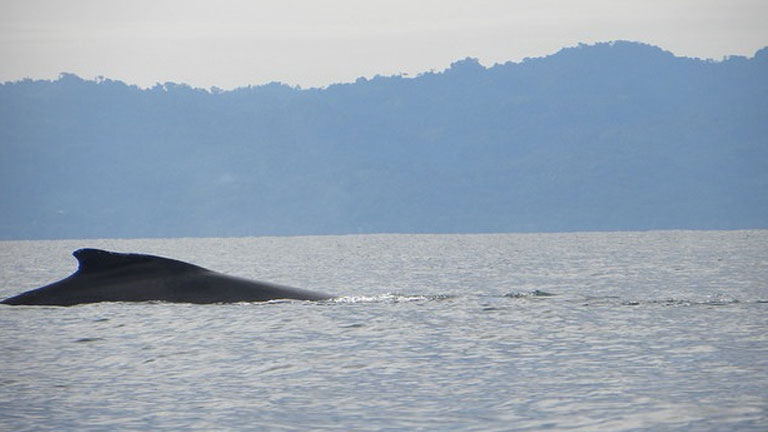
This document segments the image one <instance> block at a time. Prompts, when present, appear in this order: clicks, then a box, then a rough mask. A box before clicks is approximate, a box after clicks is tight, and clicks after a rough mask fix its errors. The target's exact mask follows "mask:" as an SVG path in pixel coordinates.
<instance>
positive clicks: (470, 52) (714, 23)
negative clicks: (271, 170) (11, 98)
mask: <svg viewBox="0 0 768 432" xmlns="http://www.w3.org/2000/svg"><path fill="white" fill-rule="evenodd" d="M767 22H768V0H584V1H579V0H522V1H515V0H485V1H484V0H471V1H470V0H383V1H380V0H314V1H310V0H274V1H273V0H253V1H240V0H217V1H213V0H211V1H202V0H67V1H56V0H50V1H45V0H19V1H9V0H0V65H2V66H1V67H0V81H7V80H16V79H19V78H23V77H32V78H55V77H56V76H57V75H58V74H59V72H73V73H76V74H78V75H80V76H82V77H84V78H94V77H96V76H98V75H103V76H105V77H108V78H113V79H120V80H123V81H126V82H128V83H131V84H138V85H140V86H143V87H146V86H151V85H153V84H154V83H156V82H166V81H175V82H185V83H188V84H191V85H193V86H197V87H205V88H208V87H211V86H218V87H221V88H224V89H229V88H233V87H237V86H242V85H247V84H263V83H266V82H269V81H282V82H285V83H288V84H294V85H296V84H298V85H301V86H302V87H312V86H324V85H327V84H329V83H332V82H341V81H353V80H354V79H355V78H357V77H360V76H366V77H371V76H373V75H375V74H382V75H391V74H397V73H409V74H417V73H419V72H424V71H428V70H432V69H434V70H442V69H445V68H446V67H447V66H448V65H450V63H451V62H453V61H455V60H458V59H461V58H464V57H468V56H469V57H477V58H479V59H480V62H481V63H483V64H485V65H492V64H494V63H502V62H505V61H508V60H512V61H519V60H520V59H522V58H524V57H537V56H542V55H547V54H551V53H554V52H556V51H557V50H558V49H560V48H561V47H564V46H573V45H576V44H577V43H579V42H584V43H593V42H599V41H609V40H617V39H626V40H635V41H642V42H647V43H651V44H654V45H658V46H661V47H662V48H664V49H667V50H669V51H672V52H673V53H675V54H677V55H681V56H690V57H701V58H713V59H717V60H719V59H721V58H722V57H723V56H724V55H730V54H738V55H746V56H752V55H753V54H754V52H755V51H756V50H757V49H759V48H761V47H763V46H766V45H768V24H766V23H767Z"/></svg>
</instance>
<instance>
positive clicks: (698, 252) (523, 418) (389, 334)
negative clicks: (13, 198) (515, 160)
mask: <svg viewBox="0 0 768 432" xmlns="http://www.w3.org/2000/svg"><path fill="white" fill-rule="evenodd" d="M86 246H87V247H100V248H106V249H111V250H117V251H126V252H143V253H152V254H157V255H164V256H170V257H173V258H177V259H181V260H185V261H189V262H193V263H195V264H199V265H202V266H204V267H207V268H210V269H213V270H218V271H222V272H225V273H230V274H236V275H240V276H245V277H250V278H255V279H261V280H269V281H274V282H281V283H285V284H289V285H294V286H299V287H303V288H311V289H318V290H323V291H328V292H331V293H335V294H338V295H339V296H340V297H339V298H338V299H337V300H333V301H328V302H319V303H312V302H272V303H266V304H234V305H185V304H119V303H111V304H110V303H105V304H94V305H83V306H75V307H69V308H59V307H10V306H2V307H0V328H2V329H3V331H2V333H0V363H2V364H3V369H2V372H0V429H3V430H6V429H7V430H51V429H56V430H104V429H118V428H122V429H144V430H148V429H152V430H179V429H185V430H212V429H216V430H244V429H252V430H265V429H266V430H280V429H283V430H284V429H291V430H299V429H303V430H306V429H314V430H318V429H319V430H323V429H334V430H339V429H343V430H484V431H486V430H543V429H547V430H585V431H587V430H638V429H641V430H686V431H688V430H754V431H763V430H766V429H767V428H768V343H766V342H768V332H766V329H767V328H768V313H766V312H768V311H767V310H766V309H767V308H768V231H728V232H724V231H651V232H613V233H570V234H489V235H362V236H324V237H283V238H277V237H259V238H228V239H219V238H208V239H154V240H88V241H82V240H67V241H22V242H0V295H1V296H2V297H7V296H10V295H12V294H16V293H19V292H22V291H25V290H27V289H31V288H35V287H37V286H41V285H43V284H46V283H49V282H52V281H54V280H57V279H59V278H62V277H65V276H67V275H68V274H70V273H71V272H72V271H74V269H75V267H76V263H75V260H74V259H73V258H72V257H71V256H70V255H69V254H71V252H72V251H73V250H75V249H77V248H80V247H86Z"/></svg>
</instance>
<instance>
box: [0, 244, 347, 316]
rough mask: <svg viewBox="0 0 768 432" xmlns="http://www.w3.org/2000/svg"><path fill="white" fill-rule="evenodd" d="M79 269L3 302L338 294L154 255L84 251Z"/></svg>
mask: <svg viewBox="0 0 768 432" xmlns="http://www.w3.org/2000/svg"><path fill="white" fill-rule="evenodd" d="M73 255H74V256H75V258H77V261H78V263H79V267H78V269H77V271H76V272H75V273H73V274H72V275H70V276H68V277H66V278H64V279H62V280H60V281H58V282H54V283H52V284H50V285H46V286H44V287H42V288H38V289H35V290H32V291H27V292H25V293H22V294H19V295H17V296H15V297H11V298H8V299H5V300H3V301H2V302H0V303H5V304H9V305H56V306H71V305H76V304H82V303H98V302H146V301H161V302H173V303H200V304H207V303H235V302H259V301H268V300H279V299H294V300H327V299H330V298H332V296H330V295H327V294H323V293H319V292H314V291H309V290H303V289H299V288H292V287H289V286H284V285H278V284H273V283H269V282H259V281H254V280H249V279H245V278H240V277H235V276H229V275H225V274H222V273H218V272H215V271H211V270H208V269H205V268H203V267H199V266H196V265H194V264H189V263H186V262H183V261H177V260H173V259H170V258H163V257H159V256H153V255H142V254H133V253H117V252H109V251H105V250H99V249H79V250H76V251H75V252H74V253H73Z"/></svg>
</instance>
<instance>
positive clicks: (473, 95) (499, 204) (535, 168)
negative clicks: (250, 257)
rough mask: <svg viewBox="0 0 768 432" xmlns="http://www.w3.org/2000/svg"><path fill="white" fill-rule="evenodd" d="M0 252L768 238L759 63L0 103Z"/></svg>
mask: <svg viewBox="0 0 768 432" xmlns="http://www.w3.org/2000/svg"><path fill="white" fill-rule="evenodd" d="M0 150H1V151H2V154H3V156H2V158H0V238H3V239H41V238H94V237H177V236H244V235H294V234H328V233H358V232H516V231H517V232H530V231H580V230H645V229H678V228H681V229H737V228H768V48H764V49H762V50H760V51H758V52H757V53H756V54H755V55H754V57H752V58H746V57H739V56H734V57H728V58H726V59H724V60H722V61H716V62H715V61H709V60H699V59H691V58H681V57H675V56H674V55H673V54H671V53H669V52H667V51H663V50H662V49H660V48H658V47H654V46H651V45H646V44H641V43H636V42H624V41H619V42H610V43H599V44H595V45H580V46H578V47H573V48H565V49H563V50H561V51H559V52H558V53H556V54H553V55H550V56H547V57H541V58H535V59H526V60H524V61H523V62H520V63H505V64H498V65H495V66H492V67H488V68H486V67H483V66H482V65H480V64H479V63H478V62H477V60H476V59H471V58H467V59H464V60H461V61H457V62H455V63H453V64H452V65H451V67H450V68H448V69H447V70H445V71H443V72H437V73H435V72H428V73H424V74H420V75H418V76H416V77H413V78H406V77H401V76H391V77H382V76H377V77H375V78H372V79H364V78H361V79H358V80H357V81H356V82H354V83H347V84H337V85H331V86H329V87H327V88H323V89H306V90H302V89H299V88H293V87H290V86H286V85H282V84H279V83H272V84H267V85H263V86H257V87H245V88H240V89H235V90H231V91H221V90H218V89H212V90H210V91H209V90H202V89H194V88H191V87H189V86H186V85H183V84H174V83H166V84H162V85H161V84H158V85H157V86H155V87H154V88H150V89H139V88H138V87H135V86H129V85H126V84H125V83H122V82H120V81H113V80H109V79H99V80H95V81H89V80H83V79H81V78H79V77H77V76H75V75H72V74H62V75H61V76H60V77H59V79H58V80H55V81H34V80H22V81H17V82H7V83H4V84H0Z"/></svg>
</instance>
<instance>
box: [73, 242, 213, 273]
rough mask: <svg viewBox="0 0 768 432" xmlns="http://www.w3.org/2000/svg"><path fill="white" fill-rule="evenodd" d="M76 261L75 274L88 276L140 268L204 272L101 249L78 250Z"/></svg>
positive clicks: (172, 262)
mask: <svg viewBox="0 0 768 432" xmlns="http://www.w3.org/2000/svg"><path fill="white" fill-rule="evenodd" d="M72 255H73V256H74V257H75V258H76V259H77V262H78V268H77V272H76V273H75V274H77V275H90V274H97V273H102V272H107V271H115V270H118V271H119V270H129V269H131V268H136V267H139V266H141V267H142V268H143V269H144V271H146V270H147V269H148V268H153V269H155V270H163V271H173V272H185V271H201V270H206V269H205V268H203V267H199V266H196V265H194V264H189V263H186V262H183V261H177V260H174V259H170V258H164V257H159V256H154V255H144V254H134V253H119V252H110V251H105V250H101V249H92V248H86V249H78V250H76V251H75V252H73V253H72Z"/></svg>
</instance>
